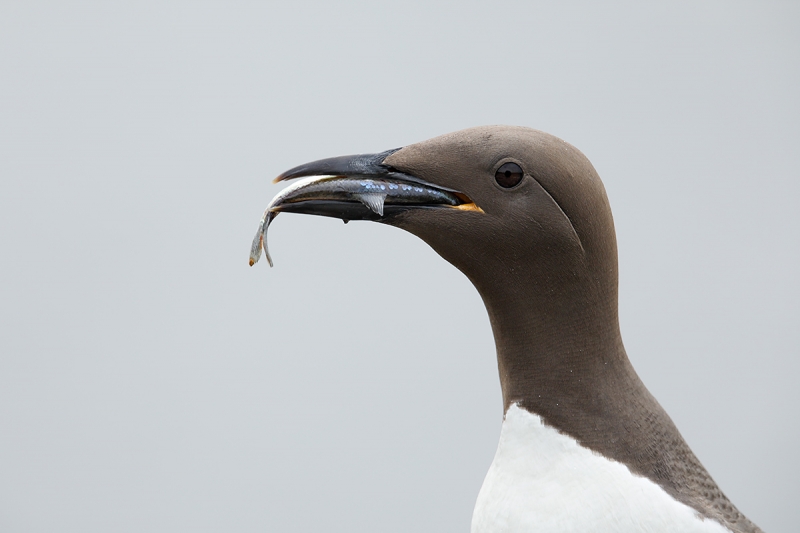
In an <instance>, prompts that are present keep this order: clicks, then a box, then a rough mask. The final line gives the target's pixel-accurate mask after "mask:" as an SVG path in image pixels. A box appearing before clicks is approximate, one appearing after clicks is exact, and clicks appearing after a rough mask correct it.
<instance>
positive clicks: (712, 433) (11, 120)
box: [0, 1, 800, 532]
mask: <svg viewBox="0 0 800 533" xmlns="http://www.w3.org/2000/svg"><path fill="white" fill-rule="evenodd" d="M62 4H63V3H51V4H47V3H34V2H10V1H6V2H3V3H2V4H0V76H1V81H0V247H1V248H0V249H2V252H0V274H1V277H0V324H1V326H0V530H2V531H3V532H53V531H59V532H62V531H63V532H106V531H115V532H117V531H119V532H140V531H152V532H156V531H198V532H205V531H309V532H311V531H315V532H316V531H343V532H344V531H387V532H401V531H402V532H407V531H420V532H422V531H430V532H434V531H435V532H441V531H453V532H459V531H461V532H463V531H467V530H468V527H469V522H470V518H471V513H472V506H473V503H474V501H475V497H476V495H477V492H478V489H479V487H480V485H481V482H482V479H483V476H484V474H485V472H486V469H487V468H488V466H489V463H490V462H491V459H492V456H493V454H494V449H495V446H496V443H497V437H498V432H499V429H500V421H501V415H502V412H501V409H502V407H501V401H500V391H499V385H498V379H497V375H496V362H495V359H494V352H493V343H492V338H491V332H490V330H489V324H488V320H487V317H486V313H485V311H484V309H483V306H482V304H481V301H480V299H479V297H478V295H477V294H476V292H475V291H474V289H473V288H472V287H471V285H470V284H469V283H468V282H467V280H466V279H465V278H464V277H463V276H462V275H461V274H460V273H459V272H457V271H456V270H455V269H454V268H453V267H451V266H450V265H448V264H447V263H445V262H444V261H443V260H441V259H440V258H439V257H438V256H436V255H435V254H434V253H433V252H432V251H431V250H430V249H429V248H428V247H427V246H426V245H425V244H424V243H422V242H421V241H418V240H417V239H415V238H414V237H412V236H410V235H408V234H405V233H403V232H402V231H400V230H397V229H394V228H390V227H384V226H381V225H377V224H369V223H353V224H350V225H348V226H344V225H342V223H341V222H339V221H336V220H330V219H320V218H313V217H303V216H296V215H292V216H288V215H287V216H283V217H281V218H279V219H278V220H277V222H276V223H275V224H274V225H273V226H272V231H271V233H270V241H271V250H272V252H273V255H274V258H275V268H274V269H271V270H270V269H269V268H267V267H266V265H265V264H259V265H257V267H256V268H253V269H250V268H248V266H247V255H248V249H249V245H250V239H251V238H252V235H253V233H254V232H255V229H256V225H257V223H258V219H259V217H260V215H261V212H262V210H263V209H264V207H265V206H266V204H267V202H268V201H269V199H270V198H271V197H272V196H273V195H274V194H275V193H276V192H277V191H279V190H280V188H281V187H280V186H277V185H272V184H271V183H270V180H271V178H272V177H273V176H275V175H277V174H278V173H280V172H281V171H283V170H285V169H287V168H289V167H291V166H294V165H296V164H299V163H303V162H306V161H309V160H313V159H318V158H321V157H327V156H333V155H340V154H348V153H359V152H374V151H381V150H385V149H388V148H394V147H398V146H403V145H406V144H410V143H412V142H416V141H421V140H424V139H427V138H429V137H432V136H435V135H438V134H441V133H446V132H449V131H454V130H457V129H461V128H464V127H468V126H475V125H481V124H497V123H500V124H503V123H505V124H517V125H525V126H531V127H535V128H538V129H543V130H546V131H548V132H551V133H554V134H556V135H558V136H560V137H562V138H564V139H566V140H568V141H569V142H571V143H572V144H574V145H576V146H578V147H579V148H580V149H581V150H583V151H584V153H585V154H586V155H587V156H588V157H589V158H590V159H591V160H592V162H593V163H594V164H595V166H596V168H597V169H598V171H599V173H600V175H601V176H602V177H603V179H604V180H605V183H606V186H607V189H608V193H609V197H610V200H611V204H612V207H613V209H614V213H615V218H616V223H617V231H618V238H619V249H620V270H621V313H622V317H621V320H622V327H623V335H624V337H625V339H626V346H627V348H628V352H629V355H630V357H631V360H632V361H633V364H634V365H635V367H636V369H637V370H638V371H639V372H640V374H641V376H642V378H643V380H644V381H645V383H646V384H647V385H648V387H649V388H650V389H651V390H652V391H653V393H654V394H655V395H656V397H657V398H658V399H659V400H660V401H661V402H662V404H663V405H664V406H665V408H666V409H667V411H668V412H669V413H670V414H671V415H672V416H673V418H674V419H675V421H676V423H677V425H678V427H679V428H680V429H681V431H682V432H683V435H684V436H685V437H686V439H687V440H688V442H689V443H690V445H691V446H692V447H693V449H694V450H695V452H696V453H697V455H698V456H699V457H700V459H701V461H703V463H704V464H705V465H706V467H707V468H708V469H709V470H710V472H711V474H712V475H713V476H714V478H715V479H716V480H717V482H718V483H719V484H720V486H721V487H722V489H723V490H724V491H725V492H726V493H727V495H728V496H729V497H730V498H731V499H732V500H733V501H734V503H736V504H737V505H738V506H739V508H740V509H741V510H742V511H743V512H745V513H746V514H747V515H748V516H750V517H751V518H752V519H753V520H754V521H755V522H757V523H758V524H759V525H761V526H762V527H763V528H764V529H765V530H766V531H768V532H793V531H797V529H798V523H800V505H798V496H800V489H799V488H798V482H797V479H798V477H800V457H798V453H797V451H798V440H799V438H800V422H799V421H798V420H799V419H800V387H798V385H797V377H796V376H797V373H798V370H800V363H798V355H800V354H799V353H798V352H799V350H800V348H798V346H800V343H798V341H799V340H800V334H799V333H798V328H797V326H798V318H800V306H799V305H798V302H800V282H799V281H798V277H797V270H798V269H797V261H798V258H799V256H800V215H799V214H798V207H797V204H798V200H799V199H800V194H799V193H800V184H798V174H800V173H799V172H798V165H799V164H800V150H799V149H798V144H800V130H799V129H798V119H800V104H798V100H800V98H798V96H799V95H800V31H799V30H800V9H799V8H798V3H796V2H786V3H778V2H751V3H743V2H722V1H718V2H695V1H692V2H682V3H680V2H670V6H669V7H664V6H655V5H647V6H645V5H643V3H641V2H627V3H626V2H616V3H607V4H605V5H603V6H598V5H595V4H594V3H588V2H584V3H573V2H558V3H557V5H556V3H551V4H545V3H530V2H493V3H488V2H487V3H474V2H464V1H459V2H449V3H448V2H435V3H431V2H408V1H407V2H402V3H393V4H388V3H387V4H381V5H376V4H375V3H372V2H366V1H364V2H348V3H342V4H339V5H336V6H333V5H331V4H323V3H308V2H292V3H266V2H265V3H256V2H250V3H248V2H218V3H212V2H183V3H169V4H162V3H160V2H159V3H152V4H147V3H144V2H135V3H133V2H132V3H129V4H122V3H110V2H108V3H78V2H73V3H71V5H70V6H65V5H62Z"/></svg>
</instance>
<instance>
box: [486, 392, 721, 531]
mask: <svg viewBox="0 0 800 533" xmlns="http://www.w3.org/2000/svg"><path fill="white" fill-rule="evenodd" d="M533 531H535V532H537V533H549V532H559V533H568V532H576V533H577V532H581V533H585V532H588V531H593V532H606V531H607V532H615V533H622V532H631V533H633V532H636V533H644V532H652V533H656V532H657V533H665V532H677V531H680V532H682V533H689V532H694V533H730V530H728V529H727V528H726V527H724V526H723V525H722V524H720V523H719V522H717V521H715V520H711V519H704V518H703V517H701V516H700V515H699V514H698V513H697V512H696V511H695V510H694V509H691V508H690V507H688V506H686V505H684V504H682V503H680V502H678V501H676V500H675V499H673V498H672V497H671V496H670V495H669V494H667V493H666V492H665V491H664V489H662V488H661V487H660V486H658V485H657V484H655V483H653V482H652V481H650V480H649V479H646V478H644V477H641V476H636V475H634V474H632V473H631V472H630V470H628V467H626V466H625V465H623V464H621V463H618V462H616V461H612V460H610V459H607V458H605V457H603V456H602V455H600V454H597V453H594V452H592V451H591V450H589V449H587V448H584V447H583V446H581V445H580V444H578V442H577V441H576V440H575V439H573V438H572V437H569V436H567V435H564V434H562V433H559V432H558V431H557V430H556V429H554V428H552V427H550V426H547V425H545V424H544V422H543V421H542V419H541V417H540V416H538V415H535V414H532V413H530V412H528V411H526V410H525V409H522V408H520V407H519V406H518V405H517V404H514V405H512V406H511V407H510V408H509V409H508V412H507V413H506V416H505V420H504V421H503V427H502V430H501V431H500V444H498V446H497V453H496V454H495V457H494V461H493V462H492V466H491V467H490V468H489V472H488V473H487V474H486V479H485V480H484V482H483V486H482V487H481V491H480V494H479V495H478V501H477V503H476V504H475V511H474V513H473V515H472V533H501V532H503V533H527V532H533Z"/></svg>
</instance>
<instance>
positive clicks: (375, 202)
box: [355, 192, 386, 216]
mask: <svg viewBox="0 0 800 533" xmlns="http://www.w3.org/2000/svg"><path fill="white" fill-rule="evenodd" d="M355 197H356V198H357V199H358V201H359V202H361V203H362V204H364V205H365V206H367V207H369V208H370V209H371V210H372V211H374V212H375V213H377V214H378V215H380V216H383V202H384V201H385V200H386V195H385V194H380V193H373V192H369V193H365V194H356V195H355Z"/></svg>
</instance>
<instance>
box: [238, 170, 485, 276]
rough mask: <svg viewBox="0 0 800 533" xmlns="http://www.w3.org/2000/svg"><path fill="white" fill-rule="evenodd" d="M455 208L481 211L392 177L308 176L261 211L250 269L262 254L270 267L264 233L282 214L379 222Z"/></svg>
mask: <svg viewBox="0 0 800 533" xmlns="http://www.w3.org/2000/svg"><path fill="white" fill-rule="evenodd" d="M430 206H441V207H457V208H461V209H469V210H475V211H480V208H479V207H477V206H475V204H473V203H471V202H469V201H468V199H466V197H465V196H464V195H463V194H460V193H458V192H456V191H448V190H444V189H441V188H438V187H434V186H432V185H427V184H425V183H423V182H419V181H416V180H415V181H405V180H402V179H392V177H383V176H381V177H372V176H370V177H366V176H310V177H307V178H304V179H301V180H299V181H297V182H296V183H294V184H292V185H291V186H289V187H287V188H285V189H283V190H282V191H281V192H279V193H278V194H277V195H276V196H275V197H274V198H273V199H272V201H271V202H270V203H269V205H268V206H267V209H266V210H265V211H264V216H263V217H261V221H260V222H259V224H258V230H257V231H256V235H255V237H254V238H253V244H252V246H251V248H250V266H253V265H254V264H256V263H257V262H258V260H259V259H260V257H261V250H262V249H263V250H264V255H265V256H266V257H267V261H268V262H269V266H272V258H271V257H270V255H269V250H268V249H267V229H268V228H269V225H270V224H271V223H272V221H273V220H274V219H275V217H276V216H278V213H280V212H282V211H286V212H294V213H306V214H313V215H321V216H329V217H336V218H341V219H342V220H344V221H345V222H347V221H349V220H379V219H381V218H383V217H384V216H388V215H389V214H392V213H397V212H400V211H403V210H405V209H408V208H410V207H430Z"/></svg>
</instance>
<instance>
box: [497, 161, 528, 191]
mask: <svg viewBox="0 0 800 533" xmlns="http://www.w3.org/2000/svg"><path fill="white" fill-rule="evenodd" d="M522 175H523V172H522V169H521V168H520V166H519V165H518V164H516V163H505V164H504V165H503V166H501V167H500V168H498V169H497V172H495V173H494V179H495V181H496V182H497V184H498V185H500V186H501V187H503V188H504V189H510V188H511V187H514V186H515V185H517V184H518V183H519V182H520V181H522Z"/></svg>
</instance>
